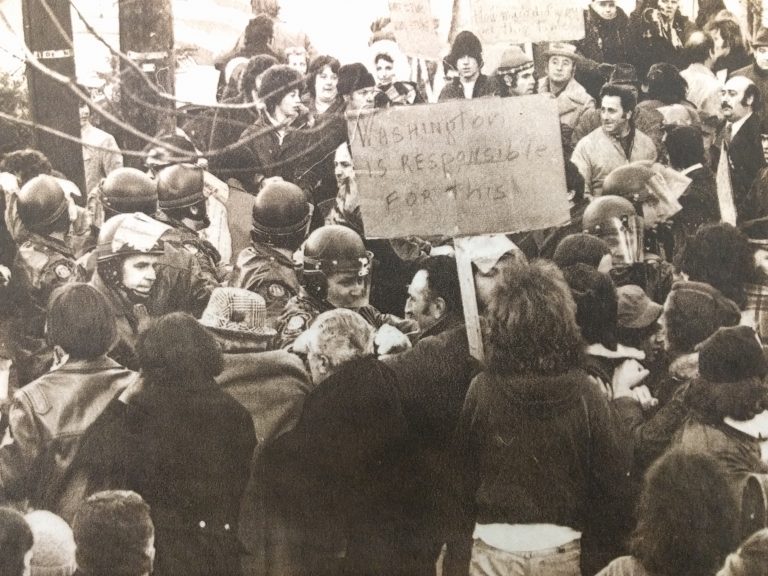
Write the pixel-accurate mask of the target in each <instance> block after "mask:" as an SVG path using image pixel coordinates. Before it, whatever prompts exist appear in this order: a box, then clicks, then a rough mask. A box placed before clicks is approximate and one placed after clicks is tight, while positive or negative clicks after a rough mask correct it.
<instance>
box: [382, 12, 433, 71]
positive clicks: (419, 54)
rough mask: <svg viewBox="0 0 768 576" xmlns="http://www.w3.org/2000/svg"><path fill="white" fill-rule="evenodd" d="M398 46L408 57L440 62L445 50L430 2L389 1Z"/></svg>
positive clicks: (390, 15)
mask: <svg viewBox="0 0 768 576" xmlns="http://www.w3.org/2000/svg"><path fill="white" fill-rule="evenodd" d="M389 17H390V19H391V21H392V29H393V30H394V32H395V38H396V39H397V45H398V46H399V47H400V49H401V50H402V51H403V52H404V53H405V54H407V55H408V56H413V57H415V58H426V59H428V60H440V58H441V56H442V54H443V52H444V50H443V48H444V47H443V43H442V42H441V41H440V38H439V36H438V33H437V22H436V21H435V19H434V17H433V16H432V11H431V9H430V5H429V0H389Z"/></svg>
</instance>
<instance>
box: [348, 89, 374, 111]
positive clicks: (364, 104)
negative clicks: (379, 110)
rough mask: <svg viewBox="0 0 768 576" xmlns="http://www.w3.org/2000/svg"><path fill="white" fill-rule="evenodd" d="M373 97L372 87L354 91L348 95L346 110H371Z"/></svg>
mask: <svg viewBox="0 0 768 576" xmlns="http://www.w3.org/2000/svg"><path fill="white" fill-rule="evenodd" d="M375 97H376V88H375V87H374V86H370V87H368V88H360V90H355V91H354V92H352V94H350V95H349V100H348V104H347V110H364V109H368V108H373V101H374V98H375Z"/></svg>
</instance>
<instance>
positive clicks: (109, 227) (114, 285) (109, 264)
mask: <svg viewBox="0 0 768 576" xmlns="http://www.w3.org/2000/svg"><path fill="white" fill-rule="evenodd" d="M168 230H171V227H170V226H168V225H166V224H163V223H162V222H158V221H157V220H153V219H152V218H150V217H149V216H147V215H146V214H142V213H140V212H137V213H135V214H118V215H117V216H114V217H112V218H110V219H109V220H107V221H106V222H105V223H104V225H103V226H102V227H101V231H100V232H99V239H98V243H97V245H96V271H97V273H98V275H99V276H100V277H101V279H102V280H103V281H104V283H105V284H106V285H107V286H108V287H109V288H111V289H112V290H115V291H117V292H119V293H121V294H123V295H125V296H126V297H127V298H128V299H129V300H130V301H132V302H143V301H144V300H146V298H147V295H148V294H147V293H146V292H140V291H137V290H136V289H134V288H132V287H131V286H129V285H126V283H125V281H124V277H123V264H124V263H125V262H126V260H127V259H128V258H129V257H131V256H161V255H162V254H163V241H162V239H161V237H162V236H163V234H165V233H166V232H167V231H168Z"/></svg>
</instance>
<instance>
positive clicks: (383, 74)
mask: <svg viewBox="0 0 768 576" xmlns="http://www.w3.org/2000/svg"><path fill="white" fill-rule="evenodd" d="M376 81H377V82H378V83H379V85H380V86H382V85H384V84H392V82H394V81H395V65H394V64H393V63H392V62H390V61H389V60H387V59H386V58H379V59H378V60H376Z"/></svg>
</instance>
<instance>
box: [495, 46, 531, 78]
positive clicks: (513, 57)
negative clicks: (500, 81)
mask: <svg viewBox="0 0 768 576" xmlns="http://www.w3.org/2000/svg"><path fill="white" fill-rule="evenodd" d="M527 68H533V59H532V58H530V57H529V56H528V55H527V54H526V53H525V52H523V50H522V49H521V48H520V47H519V46H510V47H509V48H507V49H506V50H505V51H504V54H502V55H501V62H500V63H499V66H498V68H497V69H496V73H497V74H514V73H515V72H519V71H520V70H525V69H527Z"/></svg>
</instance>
